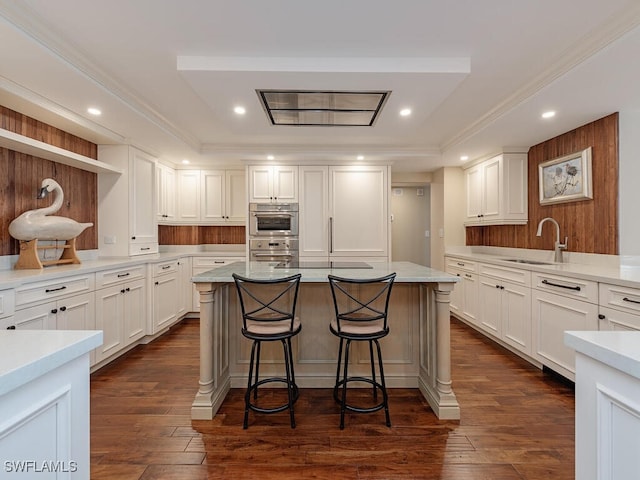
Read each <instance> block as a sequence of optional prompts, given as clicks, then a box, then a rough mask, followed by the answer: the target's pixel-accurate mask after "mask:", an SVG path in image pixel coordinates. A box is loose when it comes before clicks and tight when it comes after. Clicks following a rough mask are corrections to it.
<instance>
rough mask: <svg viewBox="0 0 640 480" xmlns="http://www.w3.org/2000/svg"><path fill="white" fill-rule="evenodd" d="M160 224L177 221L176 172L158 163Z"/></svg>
mask: <svg viewBox="0 0 640 480" xmlns="http://www.w3.org/2000/svg"><path fill="white" fill-rule="evenodd" d="M156 192H157V196H158V199H157V202H156V206H157V208H158V215H157V218H158V223H171V222H173V221H175V219H176V172H175V170H174V169H173V168H171V167H168V166H166V165H163V164H161V163H158V165H157V168H156Z"/></svg>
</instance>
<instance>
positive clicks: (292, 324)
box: [233, 274, 302, 429]
mask: <svg viewBox="0 0 640 480" xmlns="http://www.w3.org/2000/svg"><path fill="white" fill-rule="evenodd" d="M300 277H301V275H300V274H297V275H292V276H290V277H285V278H276V279H270V280H256V279H251V278H246V277H242V276H240V275H236V274H233V279H234V281H235V284H236V288H237V290H238V296H239V298H240V307H241V309H242V335H244V336H245V337H247V338H248V339H250V340H253V345H252V346H251V360H250V362H249V379H248V382H247V391H246V392H245V397H244V400H245V410H244V423H243V428H245V429H246V428H247V427H248V422H249V410H253V411H254V412H259V413H276V412H282V411H284V410H287V409H289V415H290V417H291V428H295V427H296V421H295V417H294V414H293V404H294V403H295V402H296V400H298V395H299V392H298V386H297V385H296V378H295V374H294V370H293V354H292V350H291V338H292V337H294V336H295V335H297V334H298V333H300V330H301V328H302V325H301V323H300V319H299V318H297V317H296V315H295V311H296V302H297V300H298V289H299V287H300ZM274 341H280V342H282V350H283V352H284V364H285V377H268V378H263V379H262V380H260V378H259V374H260V346H261V344H262V342H274ZM256 350H257V351H256ZM254 368H255V380H254ZM274 382H278V383H284V384H285V385H286V388H287V398H288V401H287V403H284V404H282V405H279V406H276V407H260V406H258V404H257V400H258V387H260V386H261V385H265V384H268V383H274ZM252 393H253V400H254V401H253V403H252V402H251V394H252Z"/></svg>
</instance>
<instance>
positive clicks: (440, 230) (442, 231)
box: [438, 228, 444, 238]
mask: <svg viewBox="0 0 640 480" xmlns="http://www.w3.org/2000/svg"><path fill="white" fill-rule="evenodd" d="M438 236H439V237H440V238H444V228H440V229H439V230H438Z"/></svg>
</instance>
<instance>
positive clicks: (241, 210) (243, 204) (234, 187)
mask: <svg viewBox="0 0 640 480" xmlns="http://www.w3.org/2000/svg"><path fill="white" fill-rule="evenodd" d="M225 182H226V184H225V211H226V215H227V218H226V220H227V221H229V222H246V221H247V211H248V209H249V206H248V205H247V179H246V176H245V173H244V170H227V172H226V174H225Z"/></svg>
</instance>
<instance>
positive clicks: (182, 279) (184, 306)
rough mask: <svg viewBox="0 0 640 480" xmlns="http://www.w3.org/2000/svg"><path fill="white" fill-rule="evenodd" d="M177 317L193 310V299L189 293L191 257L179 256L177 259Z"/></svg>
mask: <svg viewBox="0 0 640 480" xmlns="http://www.w3.org/2000/svg"><path fill="white" fill-rule="evenodd" d="M177 268H178V298H177V306H178V308H177V311H178V317H182V316H183V315H185V314H186V313H188V312H190V311H192V310H193V299H192V295H191V289H192V287H191V258H190V257H181V258H179V259H178V265H177Z"/></svg>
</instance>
